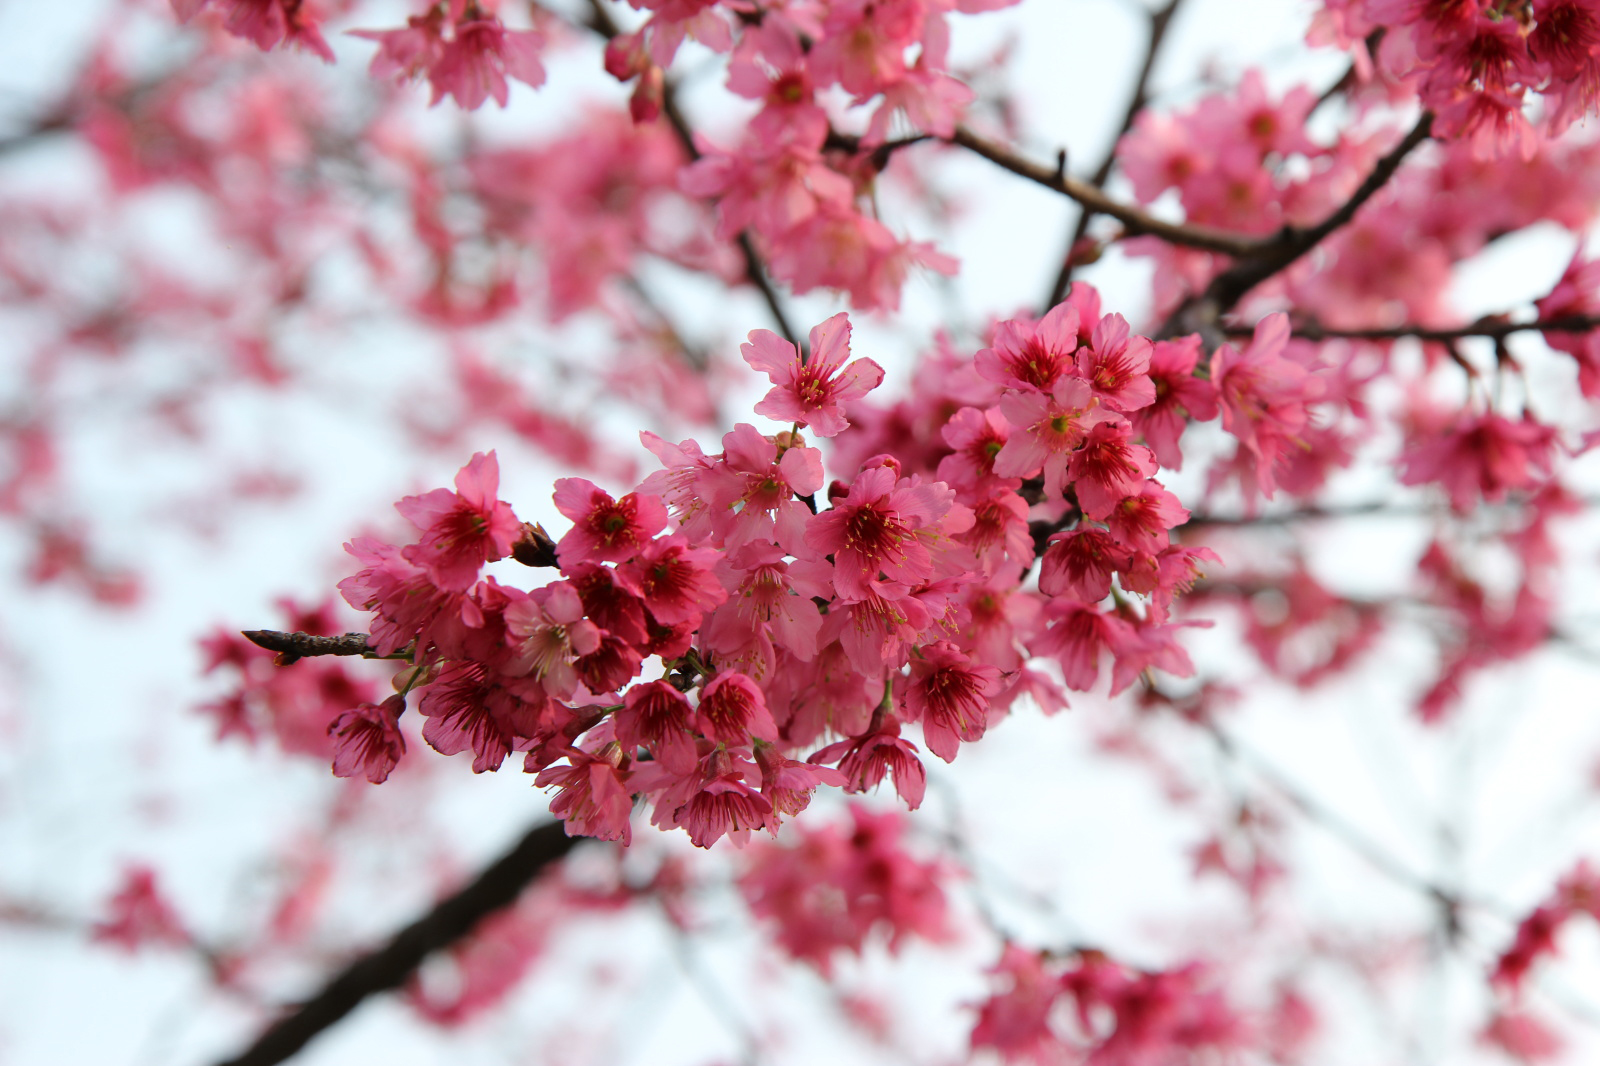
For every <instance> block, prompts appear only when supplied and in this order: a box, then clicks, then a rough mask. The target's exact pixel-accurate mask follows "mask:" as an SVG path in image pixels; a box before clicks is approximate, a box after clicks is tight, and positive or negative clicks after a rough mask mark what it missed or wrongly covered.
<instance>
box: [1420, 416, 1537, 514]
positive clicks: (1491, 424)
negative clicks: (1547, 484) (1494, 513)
mask: <svg viewBox="0 0 1600 1066" xmlns="http://www.w3.org/2000/svg"><path fill="white" fill-rule="evenodd" d="M1555 448H1556V431H1555V429H1554V428H1552V427H1550V426H1546V425H1543V424H1542V423H1540V422H1538V421H1536V420H1535V419H1533V418H1532V417H1530V416H1528V415H1527V414H1526V413H1524V414H1523V417H1522V419H1521V420H1520V421H1517V422H1513V421H1511V419H1509V418H1505V417H1503V416H1501V415H1497V414H1495V413H1493V412H1492V411H1491V412H1487V413H1485V414H1481V415H1473V414H1470V413H1468V412H1465V411H1464V412H1462V414H1461V417H1460V418H1459V419H1457V420H1456V422H1455V424H1454V425H1452V426H1449V427H1448V428H1446V429H1444V430H1443V431H1442V432H1434V433H1425V434H1418V435H1417V436H1416V437H1414V438H1413V439H1412V440H1411V441H1409V442H1408V446H1407V448H1406V451H1405V454H1404V456H1403V457H1402V460H1401V461H1402V463H1403V467H1402V469H1401V472H1400V481H1401V483H1402V484H1405V485H1423V484H1426V483H1428V482H1430V481H1436V482H1438V483H1439V484H1440V485H1442V486H1444V488H1445V491H1446V492H1448V493H1449V494H1450V505H1451V506H1452V507H1454V508H1455V509H1456V510H1457V511H1459V512H1461V513H1463V514H1464V513H1466V512H1467V511H1469V510H1471V508H1472V505H1473V504H1474V503H1475V502H1476V500H1477V499H1478V498H1479V497H1480V496H1481V497H1482V498H1483V499H1484V500H1487V501H1489V502H1491V503H1493V502H1495V501H1498V500H1502V499H1504V498H1505V495H1506V493H1507V492H1510V491H1511V490H1513V489H1520V490H1524V491H1526V490H1531V489H1535V488H1537V487H1538V486H1539V484H1540V483H1541V482H1542V481H1543V480H1544V479H1547V478H1548V477H1549V476H1550V469H1551V462H1552V460H1553V458H1554V456H1553V454H1552V453H1553V452H1554V451H1555Z"/></svg>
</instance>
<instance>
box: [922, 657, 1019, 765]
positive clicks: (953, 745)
mask: <svg viewBox="0 0 1600 1066" xmlns="http://www.w3.org/2000/svg"><path fill="white" fill-rule="evenodd" d="M999 681H1000V671H999V670H997V669H996V668H994V667H993V666H988V665H986V664H983V663H974V662H973V661H972V660H970V659H968V658H967V656H965V655H964V654H962V653H961V651H960V650H959V649H958V648H957V647H956V646H955V645H954V644H951V643H950V642H949V641H946V640H941V641H939V642H938V643H935V644H929V645H926V646H925V647H923V648H922V649H921V650H920V655H918V656H915V657H913V658H912V660H911V678H910V683H909V684H907V685H906V686H905V689H904V696H903V703H904V706H905V709H906V712H907V714H906V717H907V719H909V720H910V721H914V722H915V721H920V722H921V723H922V737H923V739H924V740H926V741H927V743H928V750H929V751H931V752H933V753H934V754H935V755H937V756H939V758H941V759H943V760H944V761H945V762H953V761H954V760H955V757H956V753H957V752H958V751H959V750H960V748H961V742H962V741H966V742H968V743H971V742H972V741H975V740H979V739H982V737H983V733H984V730H985V729H987V728H988V725H989V698H990V697H991V696H992V695H993V694H994V692H995V691H996V689H998V687H999Z"/></svg>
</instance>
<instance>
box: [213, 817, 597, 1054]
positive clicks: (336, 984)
mask: <svg viewBox="0 0 1600 1066" xmlns="http://www.w3.org/2000/svg"><path fill="white" fill-rule="evenodd" d="M574 843H576V841H575V840H574V839H573V838H571V837H568V836H567V834H566V829H565V827H564V826H563V825H562V824H561V823H560V822H550V823H547V824H544V825H540V826H536V827H535V828H533V829H531V830H529V831H528V833H527V835H525V836H524V837H523V838H522V839H521V840H520V841H518V842H517V844H516V846H515V847H513V848H512V849H511V850H510V851H508V852H507V853H506V854H505V855H503V856H501V857H500V858H499V859H497V860H496V861H495V862H494V863H493V864H491V865H490V866H488V867H487V868H485V869H484V870H483V872H482V873H480V874H479V875H478V876H477V878H476V879H474V880H473V881H472V883H471V884H468V885H467V886H465V887H464V888H462V889H461V890H459V891H458V892H456V893H455V894H454V895H452V896H449V897H447V898H445V899H443V900H440V901H439V902H438V903H437V904H436V905H435V906H434V907H433V909H432V910H430V911H429V912H428V913H427V914H425V915H423V916H422V917H421V918H419V919H417V920H416V921H415V922H412V923H411V924H410V925H408V926H406V927H405V928H404V929H402V930H400V932H398V933H396V934H395V936H394V938H393V939H392V940H390V941H389V942H388V943H387V944H385V945H384V946H383V947H381V948H379V949H378V950H376V951H374V952H372V953H371V954H369V955H363V956H362V957H361V958H359V959H357V960H355V961H354V962H352V963H351V964H350V965H349V966H347V967H345V969H344V971H343V972H341V973H340V974H339V975H338V976H337V977H335V978H334V979H333V980H331V981H329V982H328V983H327V984H326V985H324V986H323V988H322V991H320V992H318V993H317V994H316V995H315V996H313V997H311V998H310V999H308V1000H306V1001H305V1002H304V1003H301V1004H300V1005H299V1006H298V1007H296V1008H294V1009H293V1010H292V1011H291V1012H290V1013H289V1014H287V1015H286V1016H284V1017H283V1018H281V1019H279V1020H278V1021H277V1022H275V1023H273V1025H272V1026H271V1027H269V1028H268V1029H267V1030H266V1032H264V1033H262V1034H261V1036H260V1037H259V1038H258V1039H257V1040H256V1042H255V1043H254V1044H252V1045H251V1046H250V1048H249V1049H248V1050H246V1051H244V1052H242V1053H241V1054H239V1055H236V1056H235V1057H233V1058H231V1059H228V1060H227V1061H225V1062H223V1063H222V1064H221V1066H272V1064H274V1063H279V1062H283V1061H284V1060H285V1059H287V1058H289V1057H290V1056H291V1055H293V1054H295V1052H297V1051H299V1050H300V1049H301V1048H303V1047H305V1046H306V1044H307V1043H308V1042H309V1041H311V1040H312V1039H313V1038H315V1037H316V1036H317V1034H318V1033H321V1032H322V1031H323V1030H324V1029H327V1028H328V1027H329V1026H331V1025H333V1024H335V1023H336V1022H338V1021H339V1020H340V1019H341V1018H343V1017H344V1016H345V1015H347V1014H349V1013H350V1012H351V1011H353V1010H355V1009H356V1007H358V1006H360V1004H361V1001H362V1000H364V999H366V998H367V997H368V996H370V995H373V994H375V993H378V992H387V991H389V990H390V989H394V988H399V987H400V986H401V985H403V984H405V982H406V981H407V980H408V979H409V978H410V977H411V975H412V973H414V972H415V971H416V969H417V967H418V966H419V965H421V964H422V960H423V959H425V958H427V956H428V955H429V954H431V953H432V952H435V951H438V950H439V949H441V948H446V947H449V946H450V945H451V944H454V943H455V942H456V941H458V940H460V939H461V938H462V937H465V936H466V935H467V934H468V933H470V932H472V930H473V928H474V927H475V926H476V925H477V924H478V922H480V921H481V920H482V919H484V918H486V917H488V916H489V915H491V914H493V913H495V912H496V911H499V910H501V909H503V908H505V907H508V906H510V905H511V904H512V903H514V902H515V901H516V899H517V897H518V896H520V895H521V894H522V890H523V889H524V888H526V887H527V886H528V885H529V884H530V883H531V882H532V881H533V879H534V878H536V877H538V876H539V874H541V873H542V872H544V871H545V870H547V869H549V868H550V867H551V866H552V865H554V864H555V863H556V862H558V861H560V859H561V858H562V857H563V856H565V855H566V854H567V852H568V851H570V850H571V849H572V846H573V844H574Z"/></svg>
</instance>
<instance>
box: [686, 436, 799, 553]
mask: <svg viewBox="0 0 1600 1066" xmlns="http://www.w3.org/2000/svg"><path fill="white" fill-rule="evenodd" d="M722 448H723V462H722V464H721V466H719V467H717V468H715V472H714V475H713V476H714V478H715V480H710V479H708V481H710V491H709V492H708V493H707V495H708V496H709V497H710V498H711V500H712V503H711V509H710V518H711V526H712V528H713V529H714V530H715V531H716V532H717V533H718V534H719V535H720V536H721V537H723V538H724V541H725V543H726V546H727V547H728V549H730V550H733V549H736V548H739V547H741V546H742V545H745V544H748V543H750V542H751V541H755V540H767V541H772V542H775V543H777V544H779V545H781V546H783V547H784V548H786V549H788V551H789V553H790V554H791V555H799V554H802V553H803V552H802V550H801V549H802V546H803V539H804V536H805V524H806V519H808V518H809V517H810V515H811V512H810V511H809V510H808V509H807V508H806V505H805V504H803V503H801V502H800V500H798V499H796V498H795V497H797V496H798V497H806V496H810V495H812V494H814V493H815V492H816V491H817V490H818V489H820V488H822V453H821V452H819V451H817V449H815V448H808V447H805V446H804V445H802V444H798V443H793V442H791V445H790V446H789V447H787V448H784V449H783V454H782V455H779V454H778V445H777V443H776V442H774V441H773V440H771V439H770V438H768V437H764V436H762V435H761V434H760V433H759V432H758V431H757V430H756V428H755V427H754V426H752V425H749V424H748V423H744V422H741V423H739V424H738V425H737V426H735V427H734V428H733V432H731V433H729V434H727V435H726V436H724V437H723V438H722Z"/></svg>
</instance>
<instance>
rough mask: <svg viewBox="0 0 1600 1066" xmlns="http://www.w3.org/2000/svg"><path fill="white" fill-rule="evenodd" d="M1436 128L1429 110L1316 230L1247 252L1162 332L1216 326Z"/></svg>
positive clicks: (1285, 233)
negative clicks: (1245, 297)
mask: <svg viewBox="0 0 1600 1066" xmlns="http://www.w3.org/2000/svg"><path fill="white" fill-rule="evenodd" d="M1432 129H1433V112H1431V111H1424V112H1423V113H1422V117H1421V118H1419V119H1417V124H1416V125H1415V126H1413V127H1412V128H1411V132H1410V133H1407V134H1406V135H1405V137H1403V138H1402V139H1401V141H1400V143H1399V144H1397V145H1395V146H1394V148H1393V149H1391V150H1390V151H1389V154H1388V155H1385V156H1384V157H1383V158H1382V159H1380V160H1378V163H1377V165H1376V166H1374V167H1373V168H1372V173H1370V174H1368V175H1367V179H1366V180H1365V181H1363V182H1362V183H1361V185H1360V186H1359V187H1358V188H1357V189H1356V191H1355V193H1354V194H1352V195H1351V197H1350V199H1348V200H1346V201H1345V202H1344V203H1343V204H1341V205H1340V206H1339V207H1338V208H1336V209H1335V210H1334V211H1333V212H1332V213H1330V214H1329V215H1328V217H1326V218H1324V219H1323V220H1322V221H1321V222H1319V223H1317V224H1316V225H1315V226H1312V227H1311V228H1310V229H1295V228H1293V227H1289V226H1286V227H1284V229H1283V230H1282V232H1280V233H1279V235H1278V236H1277V237H1275V238H1273V239H1272V240H1271V241H1269V242H1267V243H1266V244H1265V245H1263V246H1262V247H1261V248H1260V250H1259V251H1257V252H1255V253H1253V254H1250V255H1248V256H1245V257H1242V258H1241V259H1240V261H1239V262H1237V263H1235V264H1234V265H1233V266H1231V267H1229V268H1228V269H1227V270H1224V271H1223V272H1222V273H1220V274H1218V275H1217V276H1216V277H1215V278H1213V279H1211V284H1210V285H1208V286H1206V291H1205V292H1204V293H1203V294H1201V295H1200V296H1199V297H1198V298H1191V299H1190V300H1187V301H1185V303H1184V305H1183V306H1182V307H1180V308H1178V310H1177V311H1175V312H1173V314H1172V316H1171V317H1170V318H1168V319H1167V321H1166V324H1165V325H1163V326H1162V328H1161V331H1160V336H1163V337H1172V336H1176V335H1178V334H1181V333H1193V332H1195V331H1196V330H1213V329H1214V328H1215V326H1216V323H1217V320H1218V319H1219V318H1220V317H1221V316H1222V315H1223V314H1224V313H1225V312H1227V311H1228V310H1230V309H1231V308H1232V307H1233V305H1234V304H1236V303H1238V302H1239V300H1240V299H1242V298H1243V297H1244V295H1245V293H1247V292H1249V291H1250V290H1251V289H1253V288H1255V287H1256V286H1257V285H1259V284H1261V283H1262V282H1263V281H1266V280H1267V279H1268V278H1270V277H1272V275H1274V274H1276V273H1278V272H1279V271H1280V270H1283V269H1285V268H1286V267H1288V266H1289V265H1290V264H1291V263H1293V262H1294V261H1295V260H1297V259H1299V258H1300V257H1301V256H1303V255H1305V254H1306V253H1307V252H1309V251H1311V249H1313V248H1315V247H1316V246H1317V245H1318V244H1321V243H1322V241H1323V240H1324V239H1326V238H1327V237H1328V235H1329V234H1331V233H1333V232H1334V231H1336V230H1338V229H1340V228H1341V227H1343V226H1344V225H1345V224H1346V223H1348V222H1349V221H1350V220H1351V219H1352V218H1354V217H1355V215H1356V212H1357V211H1359V210H1361V208H1362V207H1363V206H1364V205H1365V204H1366V202H1367V201H1368V200H1370V199H1372V197H1373V196H1374V195H1376V193H1377V192H1378V190H1379V189H1381V188H1383V187H1384V185H1386V184H1387V183H1388V181H1389V179H1390V178H1392V177H1393V176H1394V173H1395V171H1397V170H1399V169H1400V164H1401V163H1402V162H1404V161H1405V158H1406V156H1408V155H1410V154H1411V151H1412V149H1414V148H1416V147H1417V145H1419V144H1421V143H1422V142H1423V141H1425V140H1427V139H1428V136H1429V133H1430V132H1431V131H1432Z"/></svg>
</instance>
